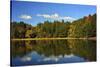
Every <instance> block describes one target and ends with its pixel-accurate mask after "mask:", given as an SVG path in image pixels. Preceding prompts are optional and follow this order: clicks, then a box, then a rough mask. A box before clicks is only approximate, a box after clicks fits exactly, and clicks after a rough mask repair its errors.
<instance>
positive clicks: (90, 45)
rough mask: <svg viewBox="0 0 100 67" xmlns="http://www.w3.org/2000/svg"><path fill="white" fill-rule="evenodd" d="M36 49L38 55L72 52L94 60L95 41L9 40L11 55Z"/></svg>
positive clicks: (21, 54)
mask: <svg viewBox="0 0 100 67" xmlns="http://www.w3.org/2000/svg"><path fill="white" fill-rule="evenodd" d="M32 51H36V52H37V53H38V54H39V55H44V56H46V57H49V56H51V55H53V56H59V55H61V56H63V57H64V56H65V55H70V54H74V55H76V56H79V57H83V58H84V59H86V60H87V61H96V41H91V40H37V41H36V40H33V41H11V53H12V57H18V56H19V57H23V56H25V55H26V54H28V53H30V52H32Z"/></svg>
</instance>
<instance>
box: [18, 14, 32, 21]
mask: <svg viewBox="0 0 100 67" xmlns="http://www.w3.org/2000/svg"><path fill="white" fill-rule="evenodd" d="M19 18H21V19H25V20H29V19H32V16H30V15H26V14H24V15H21V16H19Z"/></svg>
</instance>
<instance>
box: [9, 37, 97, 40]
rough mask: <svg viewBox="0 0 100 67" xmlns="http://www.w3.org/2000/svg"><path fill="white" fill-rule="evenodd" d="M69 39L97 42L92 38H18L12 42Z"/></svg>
mask: <svg viewBox="0 0 100 67" xmlns="http://www.w3.org/2000/svg"><path fill="white" fill-rule="evenodd" d="M67 39H89V40H96V37H91V38H16V39H11V40H67Z"/></svg>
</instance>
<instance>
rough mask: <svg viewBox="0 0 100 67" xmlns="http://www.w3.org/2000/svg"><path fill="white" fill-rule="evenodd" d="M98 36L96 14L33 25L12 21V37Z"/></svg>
mask: <svg viewBox="0 0 100 67" xmlns="http://www.w3.org/2000/svg"><path fill="white" fill-rule="evenodd" d="M44 37H47V38H50V37H72V38H80V37H96V14H94V15H92V16H91V15H89V16H87V17H84V18H81V19H78V20H76V21H73V22H65V21H64V20H62V21H53V22H50V21H44V23H38V24H37V26H35V27H33V26H32V25H30V24H26V23H24V22H11V38H44Z"/></svg>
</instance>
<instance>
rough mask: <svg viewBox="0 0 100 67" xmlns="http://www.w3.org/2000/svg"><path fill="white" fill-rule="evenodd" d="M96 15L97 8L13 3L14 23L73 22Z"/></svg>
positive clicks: (22, 2) (41, 3) (39, 3)
mask: <svg viewBox="0 0 100 67" xmlns="http://www.w3.org/2000/svg"><path fill="white" fill-rule="evenodd" d="M94 13H96V6H91V5H75V4H57V3H43V2H25V1H12V16H11V18H12V21H18V22H19V21H24V22H25V23H29V24H32V25H36V24H37V23H40V22H42V23H43V22H44V21H46V20H49V21H54V20H62V19H64V20H65V21H73V20H76V19H79V18H82V17H84V16H88V15H89V14H94Z"/></svg>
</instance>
